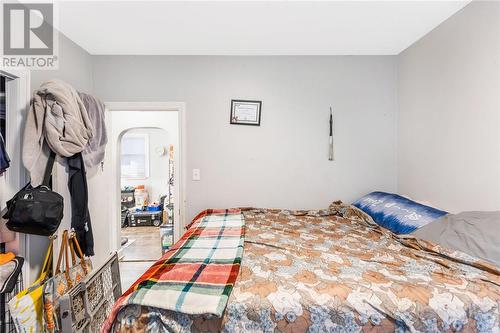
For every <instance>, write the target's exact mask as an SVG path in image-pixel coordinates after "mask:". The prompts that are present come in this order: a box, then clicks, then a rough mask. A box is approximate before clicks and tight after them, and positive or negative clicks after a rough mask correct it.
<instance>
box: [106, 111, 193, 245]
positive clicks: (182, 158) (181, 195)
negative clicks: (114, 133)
mask: <svg viewBox="0 0 500 333" xmlns="http://www.w3.org/2000/svg"><path fill="white" fill-rule="evenodd" d="M104 104H105V106H106V112H113V111H173V112H178V115H179V118H178V119H179V123H178V135H179V138H178V139H179V148H178V152H176V156H177V158H176V161H175V166H174V168H175V170H176V177H175V179H177V184H176V185H178V186H175V193H174V197H175V199H174V200H175V202H176V203H177V202H179V203H180V205H178V207H176V208H175V210H174V220H175V221H176V224H177V225H176V226H175V227H174V239H175V240H178V239H179V238H180V236H181V235H182V230H183V229H184V226H185V216H186V173H185V169H184V168H185V166H186V115H185V103H183V102H105V103H104ZM110 119H111V117H106V126H107V128H111V121H110ZM117 161H118V152H117V151H116V149H113V151H111V166H110V167H111V170H112V172H113V174H114V176H113V177H112V179H111V188H112V198H113V205H112V207H114V205H115V203H117V202H119V201H120V179H119V174H120V173H119V172H118V171H119V170H118V168H119V165H118V163H117ZM119 216H120V208H119V206H118V207H117V209H114V208H113V209H110V216H109V218H110V220H109V221H119ZM109 225H110V244H111V250H112V251H115V250H116V251H118V250H119V248H120V247H119V246H118V244H119V235H120V224H119V223H109Z"/></svg>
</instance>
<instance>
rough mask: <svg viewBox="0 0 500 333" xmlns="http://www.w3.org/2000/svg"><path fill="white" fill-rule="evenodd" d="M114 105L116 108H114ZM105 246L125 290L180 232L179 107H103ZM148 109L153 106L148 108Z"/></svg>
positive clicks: (180, 112)
mask: <svg viewBox="0 0 500 333" xmlns="http://www.w3.org/2000/svg"><path fill="white" fill-rule="evenodd" d="M117 104H118V105H117ZM106 106H107V111H109V112H108V113H107V119H106V122H107V126H108V132H109V133H110V139H109V142H108V146H109V147H110V148H111V152H110V154H108V157H107V160H108V161H109V162H111V164H112V166H111V168H110V169H111V171H112V174H109V176H110V177H109V178H110V179H109V183H108V186H110V187H108V189H110V190H113V189H114V190H113V197H114V200H112V201H111V203H112V207H110V208H111V209H110V211H111V214H110V220H111V221H112V223H111V224H112V226H111V227H110V231H111V232H110V236H109V242H110V244H111V245H110V248H111V250H112V251H113V250H117V251H118V253H119V257H120V270H121V276H122V286H123V288H124V289H126V288H128V287H129V286H130V285H131V284H132V283H133V282H134V281H135V280H136V279H137V278H138V277H139V276H140V275H142V274H143V273H144V272H145V271H146V269H147V268H149V267H150V266H151V265H152V263H153V262H155V261H156V260H158V259H159V258H160V257H161V256H162V254H163V252H165V251H166V250H167V249H168V248H169V246H171V245H172V244H173V243H174V242H175V241H176V240H177V239H178V238H179V235H180V233H181V232H182V229H183V226H184V223H183V220H182V216H183V211H184V200H183V195H184V193H183V192H184V191H183V190H182V189H183V182H182V174H181V172H180V171H181V167H180V165H181V164H182V162H181V161H182V160H181V158H182V154H181V153H182V144H181V143H182V140H181V129H182V123H183V122H182V119H183V117H182V110H183V105H182V104H181V103H175V107H174V106H173V105H170V104H169V107H166V106H165V105H150V103H145V104H144V103H143V104H141V105H138V104H137V103H107V104H106ZM151 108H153V109H152V110H151Z"/></svg>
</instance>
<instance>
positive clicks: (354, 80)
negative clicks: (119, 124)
mask: <svg viewBox="0 0 500 333" xmlns="http://www.w3.org/2000/svg"><path fill="white" fill-rule="evenodd" d="M396 69H397V58H396V57H393V56H365V57H363V56H332V57H210V56H207V57H203V56H200V57H198V56H96V57H94V85H95V86H94V88H95V93H96V94H97V95H98V96H100V97H101V98H102V99H103V100H104V101H178V102H185V103H186V124H187V129H186V130H187V134H186V137H187V151H186V154H187V168H186V171H187V173H186V174H187V184H186V187H187V193H186V199H187V218H188V219H190V218H192V217H193V216H194V215H195V214H196V213H197V212H198V211H200V210H202V209H205V208H210V207H213V208H216V207H234V206H240V205H243V206H260V207H286V208H325V207H327V206H328V205H329V204H330V202H331V201H333V200H337V199H342V200H344V201H347V202H350V201H351V200H353V199H355V198H357V197H359V196H361V195H363V194H365V193H367V192H369V191H372V190H386V191H395V190H396V155H395V153H396V146H395V135H396V132H395V129H396V109H397V71H396ZM232 98H233V99H256V100H262V102H263V106H262V122H261V126H260V127H252V126H235V125H229V109H230V101H231V99H232ZM330 105H332V106H333V107H334V108H335V115H336V134H337V135H336V146H335V149H336V161H335V162H329V161H328V159H327V158H328V108H329V106H330ZM193 168H200V169H201V181H191V178H190V175H191V170H192V169H193Z"/></svg>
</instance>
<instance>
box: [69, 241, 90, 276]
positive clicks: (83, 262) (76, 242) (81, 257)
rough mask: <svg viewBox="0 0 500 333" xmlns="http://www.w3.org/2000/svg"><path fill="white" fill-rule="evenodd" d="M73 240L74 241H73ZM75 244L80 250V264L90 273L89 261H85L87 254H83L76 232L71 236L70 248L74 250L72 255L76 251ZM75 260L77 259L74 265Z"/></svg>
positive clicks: (77, 249) (85, 271) (78, 250)
mask: <svg viewBox="0 0 500 333" xmlns="http://www.w3.org/2000/svg"><path fill="white" fill-rule="evenodd" d="M71 241H73V242H71ZM74 246H76V251H77V252H78V256H79V257H80V265H81V266H82V268H83V271H84V273H85V274H88V273H89V272H88V267H87V263H86V262H85V256H84V255H83V252H82V249H81V248H80V243H78V239H77V237H76V234H75V233H72V234H71V236H70V244H69V248H70V249H71V251H72V255H74V253H75V249H74ZM73 259H74V258H73ZM74 262H75V260H74V261H73V265H74Z"/></svg>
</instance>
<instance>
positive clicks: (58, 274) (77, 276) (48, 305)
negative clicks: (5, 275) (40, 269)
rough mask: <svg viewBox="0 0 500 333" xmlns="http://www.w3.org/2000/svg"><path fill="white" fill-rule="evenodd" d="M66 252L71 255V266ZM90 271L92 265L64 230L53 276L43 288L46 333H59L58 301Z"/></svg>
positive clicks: (73, 239)
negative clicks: (78, 258) (62, 266)
mask: <svg viewBox="0 0 500 333" xmlns="http://www.w3.org/2000/svg"><path fill="white" fill-rule="evenodd" d="M75 247H76V250H77V251H78V255H79V257H80V262H79V264H77V262H76V253H75ZM68 252H70V253H71V266H70V261H69V253H68ZM63 256H64V266H65V267H64V271H61V265H62V261H63ZM91 270H92V263H91V261H90V260H89V259H87V260H85V257H84V256H83V253H82V250H81V248H80V245H79V244H78V241H77V239H76V236H75V235H74V234H73V233H72V234H71V235H69V233H68V231H67V230H64V232H63V236H62V240H61V249H60V251H59V256H58V258H57V264H56V269H55V271H54V276H53V277H52V278H50V279H49V280H47V282H45V284H44V287H43V310H44V319H45V331H46V332H48V333H53V332H58V331H59V326H58V322H57V312H58V311H59V299H60V298H61V296H62V295H64V294H66V293H67V292H68V290H70V289H71V288H72V287H74V286H75V285H77V284H78V283H79V282H80V281H81V280H82V279H83V278H84V277H85V276H86V275H87V274H88V273H89V272H90V271H91Z"/></svg>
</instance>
